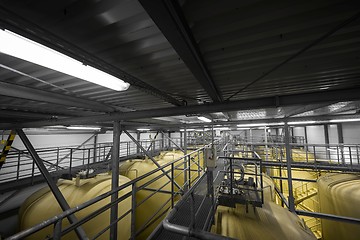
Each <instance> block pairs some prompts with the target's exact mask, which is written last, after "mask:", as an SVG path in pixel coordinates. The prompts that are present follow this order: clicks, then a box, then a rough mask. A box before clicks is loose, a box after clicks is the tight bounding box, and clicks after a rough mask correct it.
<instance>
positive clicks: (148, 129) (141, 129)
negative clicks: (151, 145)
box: [136, 128, 150, 131]
mask: <svg viewBox="0 0 360 240" xmlns="http://www.w3.org/2000/svg"><path fill="white" fill-rule="evenodd" d="M136 130H138V131H150V128H138V129H136Z"/></svg>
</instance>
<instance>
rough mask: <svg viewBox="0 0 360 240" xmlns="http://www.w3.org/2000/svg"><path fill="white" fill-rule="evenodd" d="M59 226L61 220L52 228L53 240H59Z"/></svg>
mask: <svg viewBox="0 0 360 240" xmlns="http://www.w3.org/2000/svg"><path fill="white" fill-rule="evenodd" d="M61 224H62V219H59V220H58V221H57V222H56V223H55V226H54V233H53V240H60V239H61Z"/></svg>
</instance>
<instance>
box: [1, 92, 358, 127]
mask: <svg viewBox="0 0 360 240" xmlns="http://www.w3.org/2000/svg"><path fill="white" fill-rule="evenodd" d="M359 92H360V88H352V89H341V90H331V91H320V92H312V93H302V94H293V95H282V96H274V97H264V98H255V99H247V100H239V101H230V102H223V103H211V104H203V105H192V106H182V107H171V108H158V109H150V110H140V111H133V112H122V113H117V112H114V113H110V114H103V115H97V116H91V117H77V118H67V119H59V120H56V119H54V120H50V121H35V122H28V123H23V124H19V125H16V126H15V125H13V124H1V125H0V128H3V129H11V128H14V127H41V126H51V125H69V124H94V123H104V122H109V121H120V120H132V119H141V118H151V117H166V116H178V115H186V114H199V113H213V112H219V111H236V110H246V109H259V108H272V107H273V108H275V107H282V106H296V105H306V104H317V103H325V102H334V101H354V100H359V99H360V95H359Z"/></svg>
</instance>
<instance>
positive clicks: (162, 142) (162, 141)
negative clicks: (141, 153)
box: [161, 132, 165, 151]
mask: <svg viewBox="0 0 360 240" xmlns="http://www.w3.org/2000/svg"><path fill="white" fill-rule="evenodd" d="M164 137H165V133H164V132H161V151H163V150H164V146H165V144H164Z"/></svg>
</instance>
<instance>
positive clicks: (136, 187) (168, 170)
mask: <svg viewBox="0 0 360 240" xmlns="http://www.w3.org/2000/svg"><path fill="white" fill-rule="evenodd" d="M202 151H204V147H202V148H200V149H198V150H195V151H192V152H190V153H188V154H186V155H184V156H183V157H180V158H178V159H175V160H173V161H171V162H169V163H166V164H164V165H162V166H161V167H160V168H156V169H154V170H152V171H150V172H148V173H146V174H144V175H142V176H139V177H137V178H136V179H134V180H131V181H129V182H127V183H125V184H123V185H121V186H119V187H118V188H117V189H115V190H113V191H109V192H107V193H104V194H102V195H100V196H98V197H95V198H93V199H91V200H89V201H87V202H85V203H82V204H80V205H78V206H77V207H74V208H71V209H69V210H66V211H64V212H63V213H61V214H59V215H57V216H55V217H52V218H50V219H48V220H45V221H43V222H42V223H40V224H37V225H35V226H33V227H32V228H30V229H27V230H24V231H22V232H19V233H17V234H15V235H13V236H11V237H9V238H7V239H23V238H25V237H27V236H30V235H31V234H34V233H35V232H38V231H40V230H42V229H44V228H46V227H48V226H51V225H53V229H54V231H53V235H52V236H50V237H49V239H60V237H61V236H62V235H64V234H67V233H70V232H72V231H74V229H75V228H77V227H78V226H81V225H83V224H84V223H86V222H87V221H89V220H91V219H93V218H94V217H96V216H97V215H99V214H101V213H103V212H104V211H106V210H108V209H110V208H111V207H112V206H113V205H115V204H118V203H120V202H121V201H123V200H125V199H128V198H131V199H132V206H131V208H130V209H129V210H128V211H126V212H124V213H123V214H122V215H121V216H120V217H119V218H118V219H117V220H116V221H115V222H111V223H110V224H109V225H108V226H107V227H105V228H104V229H103V230H101V231H100V232H99V233H97V234H96V235H94V236H91V237H90V239H97V238H98V237H100V236H101V235H103V234H104V233H105V232H108V231H109V229H110V228H111V226H112V225H113V224H117V223H118V222H119V221H120V220H121V219H123V218H124V217H126V216H129V215H130V216H131V223H132V227H131V239H134V238H135V237H136V236H138V235H139V234H141V233H142V232H143V231H144V230H145V229H146V228H147V227H149V226H150V225H151V224H153V223H154V222H155V221H156V220H157V219H160V218H163V217H164V215H165V214H166V213H167V212H168V210H169V209H170V208H172V207H173V206H174V202H175V201H176V197H177V195H179V194H181V193H182V191H183V189H176V187H175V183H174V181H175V179H176V176H175V175H174V173H175V170H179V169H180V170H182V172H181V173H180V174H183V175H184V174H185V176H187V177H186V178H187V179H189V180H188V182H185V183H184V185H189V187H190V186H191V184H192V183H193V182H196V180H198V179H200V178H201V176H202V175H203V174H204V171H203V168H202V167H201V166H200V165H199V164H198V163H199V162H200V159H196V158H199V156H200V154H199V152H202ZM184 159H185V160H184ZM196 160H197V161H196ZM184 161H188V164H187V167H186V168H184V167H183V166H184V165H183V164H184ZM194 168H195V169H194ZM193 172H196V173H195V174H193V175H191V173H193ZM166 174H171V176H173V177H172V178H171V180H168V178H165V176H166ZM146 178H150V179H151V180H149V181H146V182H145V183H141V181H142V180H144V179H146ZM160 179H161V180H162V182H163V185H162V186H161V187H160V188H158V189H149V188H148V187H149V185H150V184H151V183H153V182H155V181H159V180H160ZM164 179H165V180H167V181H164ZM168 185H170V186H171V191H170V192H167V191H165V190H163V189H164V188H165V187H166V186H168ZM128 187H131V191H130V190H129V191H127V192H126V193H125V194H124V195H122V196H120V197H119V198H118V199H117V200H116V201H114V202H110V203H108V204H105V205H103V206H102V207H100V208H98V209H97V210H95V211H93V212H91V213H89V214H88V215H87V216H85V217H83V218H81V219H79V220H78V221H77V222H75V223H72V224H69V225H67V226H66V227H65V228H63V220H64V219H66V218H67V217H68V216H69V215H72V214H74V213H76V212H79V211H81V210H83V209H85V208H87V207H89V206H91V205H93V204H95V203H97V202H99V201H101V200H103V199H105V198H109V197H110V196H111V195H112V194H114V193H117V192H119V191H121V190H125V189H126V188H128ZM182 187H184V186H182ZM140 191H147V192H151V194H149V195H148V196H147V197H146V198H145V199H143V200H142V201H141V202H137V201H136V200H135V199H136V194H137V193H138V192H140ZM159 192H162V193H167V194H168V195H169V197H168V199H167V200H166V201H165V202H163V203H162V205H161V207H160V208H159V209H156V210H155V212H154V213H153V214H152V216H150V217H149V218H148V219H146V220H145V223H144V224H143V226H142V227H140V228H138V229H135V227H134V224H135V221H136V215H135V212H136V208H138V207H140V206H141V205H142V204H145V203H146V202H147V200H148V199H150V198H151V197H152V196H153V195H155V194H156V193H159Z"/></svg>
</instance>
